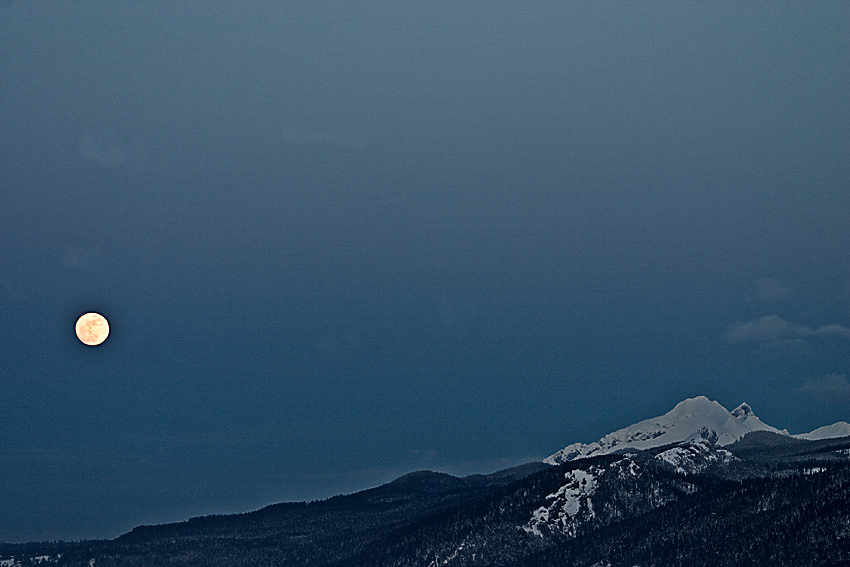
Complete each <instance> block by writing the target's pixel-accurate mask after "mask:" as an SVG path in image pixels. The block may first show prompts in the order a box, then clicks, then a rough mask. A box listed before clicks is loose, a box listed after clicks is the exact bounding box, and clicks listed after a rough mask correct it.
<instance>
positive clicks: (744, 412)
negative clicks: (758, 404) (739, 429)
mask: <svg viewBox="0 0 850 567" xmlns="http://www.w3.org/2000/svg"><path fill="white" fill-rule="evenodd" d="M751 415H755V414H754V413H753V408H751V407H750V406H749V405H748V404H747V402H744V403H742V404H741V405H739V406H738V407H736V408H735V409H733V410H732V417H734V418H737V419H746V418H747V417H749V416H751Z"/></svg>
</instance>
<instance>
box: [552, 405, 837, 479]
mask: <svg viewBox="0 0 850 567" xmlns="http://www.w3.org/2000/svg"><path fill="white" fill-rule="evenodd" d="M841 423H843V422H841ZM845 425H847V424H845ZM837 426H839V424H835V426H830V427H837ZM847 428H848V433H847V434H850V425H847ZM821 429H826V428H821ZM840 429H841V428H840V426H839V427H838V429H836V430H835V432H838V433H840V432H841V431H839V430H840ZM762 430H764V431H771V432H773V433H779V434H781V435H788V432H787V431H785V430H779V429H777V428H775V427H772V426H770V425H767V424H765V423H764V422H762V421H761V420H760V419H759V418H758V417H757V416H756V415H755V413H753V410H752V408H751V407H750V406H749V405H747V404H746V403H743V404H741V405H740V406H738V407H737V408H735V409H734V410H732V411H731V412H730V411H728V410H727V409H726V408H724V407H723V406H722V405H720V404H719V403H717V402H716V401H713V400H709V399H708V398H707V397H705V396H697V397H695V398H688V399H686V400H683V401H681V402H679V403H678V404H676V407H674V408H673V409H672V410H670V411H669V412H667V413H666V414H664V415H662V416H658V417H653V418H650V419H645V420H643V421H639V422H638V423H635V424H633V425H630V426H628V427H624V428H623V429H619V430H617V431H614V432H613V433H609V434H608V435H606V436H605V437H603V438H602V439H600V440H599V441H596V442H594V443H588V444H585V443H573V444H572V445H568V446H567V447H565V448H563V449H561V450H560V451H558V452H557V453H555V454H554V455H550V456H549V457H547V458H546V459H544V462H545V463H548V464H550V465H557V464H560V463H565V462H567V461H572V460H575V459H581V458H585V457H592V456H596V455H606V454H609V453H614V452H616V451H620V450H623V449H635V450H642V449H649V448H652V447H659V446H661V445H668V444H671V443H679V442H682V441H700V440H705V441H708V442H710V443H713V444H717V445H721V446H722V445H729V444H731V443H734V442H735V441H737V440H738V439H740V438H741V437H743V436H744V435H746V434H747V433H749V432H750V431H762ZM820 431H821V430H820V429H818V430H815V431H813V432H812V433H810V434H809V435H814V434H815V433H817V432H820ZM842 431H843V430H842ZM832 433H834V432H833V431H831V430H830V431H829V432H822V433H821V434H825V435H831V434H832Z"/></svg>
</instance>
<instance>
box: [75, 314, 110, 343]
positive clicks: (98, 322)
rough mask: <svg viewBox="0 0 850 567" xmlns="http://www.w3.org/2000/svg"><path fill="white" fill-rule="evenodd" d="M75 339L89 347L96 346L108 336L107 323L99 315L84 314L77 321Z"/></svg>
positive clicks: (104, 318)
mask: <svg viewBox="0 0 850 567" xmlns="http://www.w3.org/2000/svg"><path fill="white" fill-rule="evenodd" d="M75 330H76V331H77V338H78V339H80V340H81V341H82V342H83V343H85V344H87V345H89V346H97V345H99V344H100V343H102V342H103V341H105V340H106V337H107V336H108V335H109V323H108V322H107V321H106V317H104V316H103V315H101V314H100V313H86V314H85V315H83V316H82V317H80V318H79V319H77V325H76V327H75Z"/></svg>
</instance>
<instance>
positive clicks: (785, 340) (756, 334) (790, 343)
mask: <svg viewBox="0 0 850 567" xmlns="http://www.w3.org/2000/svg"><path fill="white" fill-rule="evenodd" d="M826 337H839V338H843V339H850V328H847V327H844V326H842V325H836V324H831V325H824V326H822V327H818V328H816V329H812V328H811V327H806V326H805V325H797V324H795V323H791V322H789V321H785V320H784V319H782V318H780V317H778V316H776V315H767V316H765V317H760V318H758V319H752V320H750V321H738V322H736V323H733V324H732V325H731V326H730V327H729V329H727V331H726V340H728V341H729V342H731V343H755V344H758V345H760V346H762V347H770V348H775V347H780V348H782V347H806V346H807V344H808V343H807V342H806V339H810V338H826Z"/></svg>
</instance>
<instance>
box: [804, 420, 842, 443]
mask: <svg viewBox="0 0 850 567" xmlns="http://www.w3.org/2000/svg"><path fill="white" fill-rule="evenodd" d="M847 436H850V423H847V422H846V421H839V422H837V423H833V424H832V425H824V426H823V427H818V428H817V429H815V430H814V431H811V432H809V433H800V434H798V435H794V437H796V438H797V439H806V440H808V441H818V440H820V439H833V438H835V437H847Z"/></svg>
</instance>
